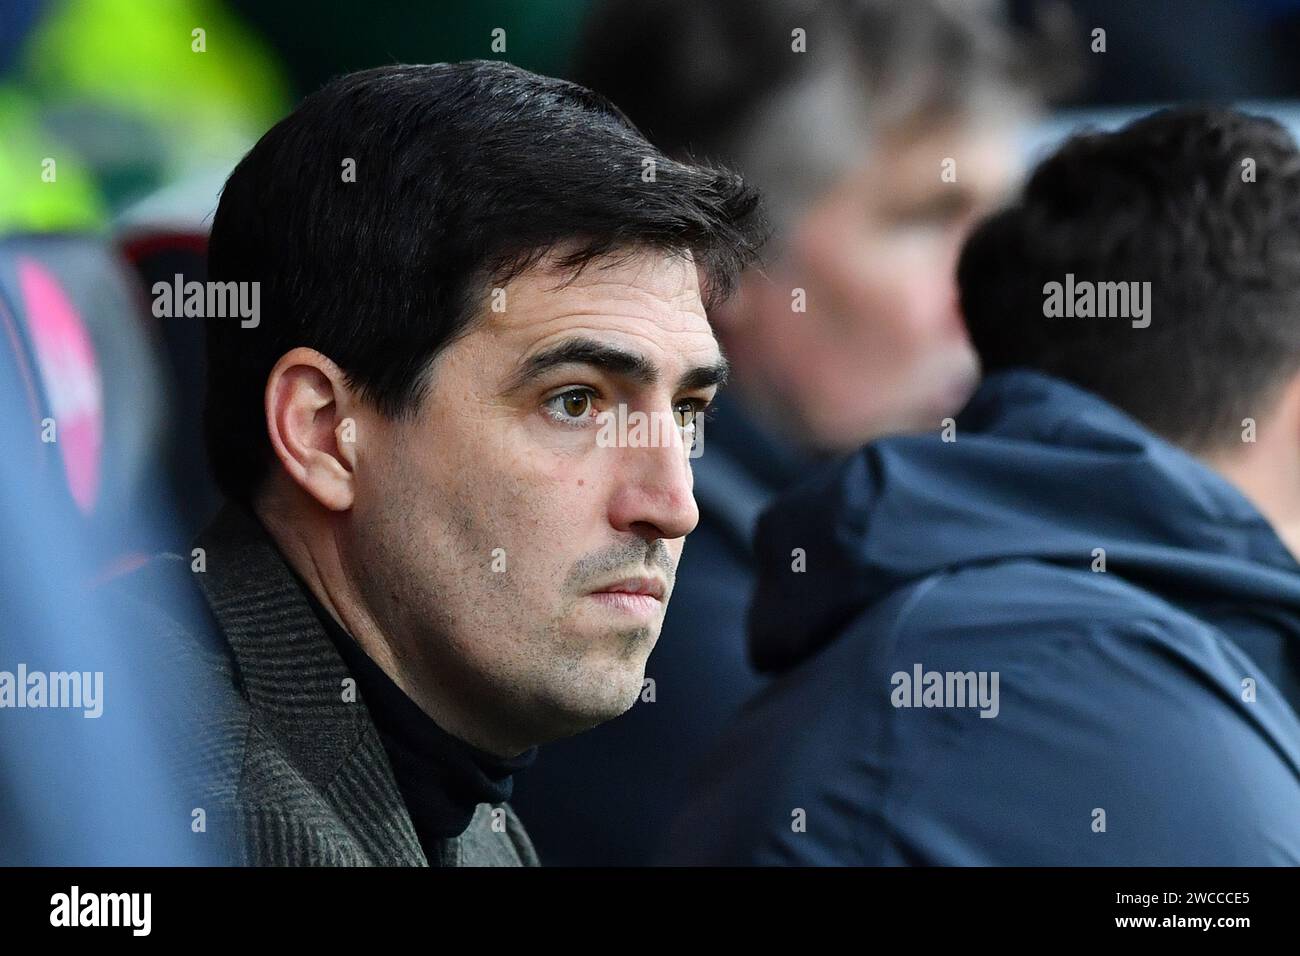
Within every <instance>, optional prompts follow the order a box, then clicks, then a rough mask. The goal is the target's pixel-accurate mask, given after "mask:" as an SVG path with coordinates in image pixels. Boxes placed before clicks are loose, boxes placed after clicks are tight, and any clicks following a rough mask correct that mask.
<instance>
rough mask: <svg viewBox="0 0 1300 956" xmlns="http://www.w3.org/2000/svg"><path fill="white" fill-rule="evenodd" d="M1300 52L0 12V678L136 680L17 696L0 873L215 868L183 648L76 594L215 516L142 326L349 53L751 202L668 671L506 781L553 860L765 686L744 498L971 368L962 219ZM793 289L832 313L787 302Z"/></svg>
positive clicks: (35, 4) (781, 16)
mask: <svg viewBox="0 0 1300 956" xmlns="http://www.w3.org/2000/svg"><path fill="white" fill-rule="evenodd" d="M1297 41H1300V0H1160V2H1155V0H1152V2H1133V0H1058V2H1053V3H1043V2H1033V0H1009V2H993V0H964V2H957V0H951V2H943V0H897V2H891V0H859V2H849V0H825V2H805V0H744V2H742V0H711V2H699V0H635V2H633V0H464V2H456V0H440V2H434V3H430V2H427V0H386V2H385V3H383V4H363V3H356V2H345V0H312V2H310V3H309V2H306V0H0V433H2V434H3V436H4V438H5V443H4V447H5V450H6V452H7V454H6V455H4V456H0V470H2V471H3V494H2V497H0V502H3V504H2V505H0V510H2V511H3V529H4V532H5V547H4V549H3V550H2V551H0V670H13V669H14V668H15V666H16V665H17V663H18V662H20V661H22V662H25V663H26V664H27V665H28V667H30V668H33V669H37V668H39V669H45V670H57V669H70V670H79V671H85V670H102V671H104V673H105V674H106V684H107V685H108V686H109V687H111V688H112V692H113V694H114V697H113V698H112V699H111V703H112V706H110V707H109V708H108V709H107V710H106V712H105V716H104V717H103V718H102V719H100V720H84V719H82V718H81V717H80V715H79V714H76V715H66V719H65V715H62V714H59V715H52V714H38V713H32V712H22V711H15V710H0V863H6V864H7V863H42V864H59V863H131V862H154V863H189V862H205V860H206V857H205V854H204V852H203V851H196V850H195V849H194V841H192V840H190V839H188V837H189V835H190V827H189V820H188V818H186V819H184V820H182V821H180V824H179V825H178V824H177V821H176V820H175V819H173V818H171V817H169V815H168V814H167V812H166V811H164V810H162V809H160V805H159V804H158V800H161V799H162V796H161V795H162V794H164V793H165V791H166V790H167V789H168V787H169V786H170V785H171V782H172V781H173V780H174V779H175V776H176V771H175V768H174V767H173V766H172V765H170V764H169V762H168V761H169V758H168V756H167V754H166V752H165V748H164V747H163V745H162V743H161V741H160V740H158V739H157V737H158V736H159V735H158V727H159V723H160V721H161V719H162V718H161V713H160V711H159V709H158V707H159V704H158V701H157V700H156V699H155V698H153V697H151V696H150V692H149V691H148V690H147V688H146V684H147V683H148V682H147V681H142V680H141V678H140V675H141V673H142V671H143V670H146V669H148V668H149V667H151V666H162V665H161V664H158V663H157V662H159V661H160V660H162V659H163V658H164V657H165V655H161V654H160V653H159V649H157V648H153V647H150V646H149V644H148V640H147V636H143V635H138V634H134V633H132V632H131V630H130V628H129V626H128V625H126V624H125V623H120V622H117V620H116V618H115V617H114V614H113V613H112V611H111V610H110V609H107V608H104V607H100V606H99V605H98V604H97V603H96V601H97V599H96V597H95V592H94V591H93V590H91V589H90V588H89V585H91V584H93V583H94V582H96V581H102V580H104V579H106V578H111V577H112V576H113V575H115V574H117V573H120V572H121V571H122V570H124V569H129V568H131V567H133V566H135V565H137V564H139V563H140V562H142V561H143V560H144V557H145V556H147V555H148V554H151V553H153V552H156V551H159V550H172V551H178V552H180V553H182V554H184V553H188V541H189V540H190V538H191V536H192V535H193V534H194V533H195V532H196V531H197V530H198V529H199V528H200V527H201V526H202V525H203V523H204V522H205V521H206V520H207V518H208V517H209V516H210V515H211V514H212V513H213V512H214V511H215V510H216V507H217V505H218V500H217V497H216V493H215V490H214V487H213V485H212V482H211V480H210V478H209V477H208V474H207V465H206V462H205V460H204V456H203V449H202V442H201V439H200V427H199V420H200V413H201V407H202V393H203V381H204V356H203V347H202V341H203V336H202V324H201V320H199V319H195V318H185V317H177V318H158V317H155V315H154V314H153V311H152V309H151V304H150V300H151V293H150V290H151V289H152V287H153V285H154V283H155V282H158V281H166V282H169V283H170V282H172V281H173V279H174V277H175V276H178V275H179V276H182V277H183V279H184V280H185V281H188V280H192V279H197V280H202V279H203V278H204V273H205V254H206V235H207V229H208V226H209V224H210V222H211V217H212V213H213V211H214V210H215V208H216V204H217V201H218V197H219V193H220V189H221V185H222V183H223V181H224V179H225V177H226V175H227V174H228V173H229V171H230V170H231V169H232V168H233V166H234V164H235V162H236V161H237V160H238V159H239V158H240V157H241V156H242V155H243V153H244V152H245V151H246V150H247V149H248V148H249V147H251V145H252V144H253V143H254V142H255V141H256V140H257V138H258V137H259V136H260V135H261V134H262V133H263V132H265V131H266V129H268V128H269V127H270V126H271V125H272V124H273V123H275V122H276V120H277V119H279V118H280V117H282V116H283V115H285V114H286V113H287V112H288V111H289V110H291V109H292V108H293V106H294V104H295V103H296V102H297V100H298V99H299V98H300V97H302V96H303V95H304V94H306V93H308V92H310V91H311V90H313V89H315V88H317V87H318V86H319V85H321V84H322V83H324V82H325V81H327V80H328V79H329V78H331V77H333V76H336V75H338V74H340V73H345V72H349V71H352V70H357V69H362V68H365V67H370V66H376V65H380V64H385V63H393V62H437V61H444V60H461V59H471V58H488V59H504V60H509V61H511V62H513V63H516V64H518V65H520V66H523V67H525V68H527V69H531V70H535V71H537V72H542V73H548V74H552V75H559V76H565V77H569V78H572V79H575V80H577V81H579V82H582V83H584V84H585V85H588V86H591V87H593V88H595V89H597V90H599V91H601V92H603V93H605V94H606V95H608V96H610V97H611V98H612V99H613V100H614V101H615V102H616V103H617V104H618V105H619V106H621V107H622V108H623V109H624V110H625V111H626V112H627V113H628V115H629V116H630V117H631V118H632V119H633V120H634V121H635V122H636V123H637V124H638V125H639V126H641V128H642V129H643V131H644V132H646V134H647V135H648V136H649V137H650V138H651V139H652V140H654V141H655V142H656V143H657V144H658V145H659V146H660V147H661V148H663V149H664V150H666V151H668V152H670V153H674V154H678V155H690V156H693V157H695V158H697V159H707V160H710V161H714V162H720V163H725V164H727V165H731V166H734V167H736V168H738V169H739V170H740V171H741V172H742V173H744V174H745V175H746V176H747V177H748V178H750V179H752V180H753V181H754V182H755V183H756V184H757V185H758V186H759V187H760V188H761V189H762V190H763V191H764V193H765V195H766V198H767V201H768V205H769V210H770V213H771V217H772V220H773V224H774V228H775V233H774V236H773V241H772V244H771V247H770V249H769V252H768V257H767V260H766V262H765V264H764V267H763V269H762V270H755V272H754V274H753V275H751V276H748V277H747V278H746V280H745V281H743V282H742V284H741V288H740V290H739V292H738V294H737V296H736V297H735V298H734V299H733V300H732V301H731V302H729V303H728V304H727V305H726V306H724V307H722V308H720V309H719V310H717V312H716V314H714V315H713V316H711V318H712V320H713V322H714V325H715V328H716V330H717V333H718V336H719V339H720V340H721V341H722V343H723V346H724V348H725V349H726V351H727V352H728V354H729V355H730V356H731V358H732V361H733V364H734V365H735V368H736V376H735V384H734V387H732V388H730V389H729V390H728V392H727V393H726V394H725V396H724V398H723V400H722V401H721V402H720V403H719V409H718V413H717V418H716V419H715V420H713V421H712V422H711V423H710V427H709V445H708V449H707V453H706V454H705V455H704V456H703V458H701V459H700V460H699V461H698V462H697V463H696V470H697V496H698V498H699V500H700V508H701V515H702V517H701V525H700V528H699V530H698V531H697V532H696V533H695V534H694V535H693V536H692V537H691V539H690V540H689V542H688V545H687V548H686V553H685V557H684V558H683V563H682V566H681V568H680V569H679V574H678V586H677V591H676V593H675V594H674V597H673V601H672V605H671V608H670V611H669V616H668V620H667V622H666V624H665V629H664V633H663V636H662V637H661V640H660V644H659V646H658V648H657V649H656V651H655V653H654V655H653V656H652V658H651V661H650V666H649V669H648V671H647V676H648V677H649V678H650V679H651V681H652V683H651V684H650V685H648V686H649V688H650V693H649V694H648V695H643V700H642V701H641V702H639V703H638V704H637V705H636V706H634V707H633V709H632V710H631V711H629V712H628V714H626V715H624V716H623V717H621V718H619V719H618V720H615V721H613V722H611V723H610V724H608V725H606V726H604V727H601V728H598V729H597V730H595V731H592V732H590V733H588V734H585V735H582V736H581V737H579V738H574V739H572V740H569V741H561V742H559V743H556V744H553V745H549V746H547V747H544V748H543V749H542V753H541V756H540V758H539V760H538V762H537V764H536V765H535V766H534V767H533V768H531V769H530V770H529V771H528V772H527V773H526V774H524V775H523V776H521V777H520V778H519V779H518V781H517V782H516V793H515V798H514V800H513V803H514V805H515V807H516V809H517V810H518V812H519V814H520V816H521V818H522V819H523V820H524V822H525V824H526V826H527V827H528V828H529V830H530V832H531V834H532V836H533V839H534V841H535V843H536V844H537V847H538V850H539V853H540V854H541V857H542V860H543V862H544V863H548V864H641V863H645V862H648V861H649V859H650V858H651V857H652V855H653V852H654V849H655V847H656V843H657V840H658V835H659V833H660V832H662V828H663V826H664V825H665V823H666V821H667V819H668V818H669V817H670V816H671V814H672V811H673V809H674V800H675V795H676V794H678V793H679V792H680V791H681V790H682V787H683V786H684V781H685V779H686V776H687V775H688V774H689V771H690V766H691V763H692V761H693V760H694V759H695V757H696V756H697V755H698V754H699V753H701V752H703V751H704V750H706V749H707V748H708V745H709V744H710V742H711V741H712V740H713V739H714V738H715V736H716V734H717V733H718V731H719V729H720V727H721V726H722V724H723V723H724V722H725V721H726V720H727V719H728V718H729V717H730V716H731V715H732V714H734V713H735V711H736V709H737V708H738V707H739V706H740V704H741V702H742V701H743V700H744V699H746V698H747V697H748V696H749V695H751V694H753V693H755V692H757V691H759V690H761V687H762V683H761V681H760V679H759V678H758V677H757V676H756V675H755V674H754V673H753V672H752V670H751V669H750V667H749V664H748V661H747V657H746V651H745V643H744V615H745V608H746V605H747V604H748V600H749V597H750V595H751V593H752V555H751V553H750V550H749V548H750V535H751V533H752V527H753V522H754V519H755V517H756V515H757V514H758V512H759V511H760V510H761V509H762V507H763V506H764V505H765V504H766V503H767V501H769V500H770V498H771V497H772V496H773V495H775V494H776V493H777V492H779V491H780V490H782V489H783V488H784V487H785V486H786V485H788V484H789V483H791V482H792V481H794V480H796V479H797V478H798V477H799V476H800V475H801V474H803V473H805V472H806V470H807V469H808V468H809V467H811V466H812V465H813V464H815V463H817V462H819V461H822V460H825V459H827V458H829V457H833V456H835V455H837V454H840V453H842V452H845V451H847V450H849V449H852V448H853V447H855V446H857V445H860V444H862V443H863V442H866V441H869V440H871V439H872V438H875V437H878V436H881V435H885V434H890V433H895V432H900V431H908V430H916V429H928V428H934V427H938V423H939V421H940V420H941V419H942V418H943V417H944V416H946V415H949V414H953V413H955V412H956V411H957V409H958V408H959V407H960V405H961V403H962V402H963V400H964V399H965V397H966V395H967V394H969V392H970V390H971V389H972V388H973V386H974V383H975V381H976V379H977V378H978V374H979V370H978V367H977V364H976V362H975V359H974V356H973V353H972V352H971V350H970V347H969V343H968V342H967V341H966V338H965V333H964V329H963V327H962V322H961V317H960V315H959V314H958V312H957V308H956V304H955V295H954V291H953V277H952V270H953V266H954V262H955V258H956V255H957V252H958V250H959V249H960V245H961V241H962V239H963V237H964V235H965V234H966V232H967V230H969V228H970V227H971V225H972V224H973V223H974V222H975V221H977V220H978V219H979V218H980V217H981V216H982V215H984V214H985V213H987V212H989V211H991V210H992V209H994V208H996V206H997V205H998V203H1000V202H1001V201H1002V200H1004V199H1005V198H1007V197H1008V196H1009V195H1010V193H1011V192H1012V191H1013V190H1014V189H1015V187H1016V184H1017V182H1018V181H1019V179H1020V177H1021V176H1022V175H1023V173H1024V170H1025V169H1026V167H1027V165H1028V164H1030V163H1032V161H1033V160H1034V159H1035V158H1036V157H1037V156H1040V155H1042V154H1043V153H1044V152H1045V151H1047V150H1048V149H1050V148H1051V146H1052V145H1053V144H1054V143H1056V142H1058V141H1059V140H1060V138H1061V137H1063V136H1064V135H1066V134H1068V132H1070V131H1071V130H1073V129H1077V128H1079V127H1081V126H1085V125H1098V126H1113V125H1118V124H1119V123H1122V122H1123V121H1125V120H1127V119H1128V118H1131V117H1133V116H1136V115H1139V114H1141V113H1145V112H1148V111H1149V110H1151V109H1153V108H1156V107H1158V106H1160V105H1166V104H1172V103H1179V102H1189V101H1207V100H1208V101H1216V102H1225V103H1233V104H1237V105H1243V106H1245V107H1247V108H1249V109H1252V110H1254V111H1256V112H1261V113H1266V114H1269V115H1273V116H1275V117H1277V118H1279V119H1281V120H1282V121H1283V122H1284V123H1287V124H1288V125H1289V126H1290V127H1291V128H1292V129H1293V130H1294V129H1296V127H1297V123H1300V59H1297V58H1296V57H1295V56H1294V55H1293V54H1294V50H1295V49H1296V47H1297ZM795 287H798V288H802V289H805V290H806V292H807V299H808V302H809V303H810V305H809V306H808V308H807V310H806V311H804V312H796V313H794V314H792V310H791V302H790V290H791V289H792V288H795ZM51 425H53V431H51ZM52 435H53V437H52ZM178 600H179V598H178ZM154 676H155V677H156V676H157V675H156V674H155V675H154ZM163 677H164V683H165V684H167V685H168V686H171V687H172V688H181V689H184V690H185V692H187V693H188V692H189V691H190V690H194V692H195V694H198V693H199V691H200V690H201V688H200V687H199V685H200V684H201V678H200V676H199V675H197V674H193V673H189V672H186V671H184V670H177V671H174V672H169V673H167V674H165V675H163ZM142 795H144V796H142ZM146 796H147V797H148V798H145V797H146ZM154 797H157V799H156V800H155V799H154Z"/></svg>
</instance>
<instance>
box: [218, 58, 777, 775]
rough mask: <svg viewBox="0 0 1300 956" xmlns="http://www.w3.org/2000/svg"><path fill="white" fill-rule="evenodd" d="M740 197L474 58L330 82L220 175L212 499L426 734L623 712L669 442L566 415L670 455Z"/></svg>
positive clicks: (662, 541)
mask: <svg viewBox="0 0 1300 956" xmlns="http://www.w3.org/2000/svg"><path fill="white" fill-rule="evenodd" d="M648 162H650V163H652V165H653V176H647V175H646V170H647V168H648V167H647V163H648ZM353 173H354V174H353ZM755 203H756V200H755V196H754V194H753V193H752V192H751V191H750V190H749V189H747V188H746V187H745V186H744V185H743V184H742V183H741V182H740V181H739V180H738V179H737V178H736V177H734V176H733V175H731V174H728V173H725V172H723V171H719V170H714V169H709V168H703V167H698V166H688V165H684V164H681V163H678V162H675V161H673V160H670V159H668V158H666V157H664V156H663V155H662V154H660V153H658V152H657V151H656V150H655V149H654V148H653V147H651V146H650V145H649V144H648V143H647V142H645V140H644V139H643V138H642V137H641V136H640V134H639V133H638V132H637V131H636V130H635V129H634V128H633V127H632V126H631V125H630V124H629V123H628V122H627V121H626V119H625V118H624V117H623V116H622V115H621V114H619V113H618V111H617V110H615V109H613V108H612V107H611V106H609V104H607V103H606V102H604V101H603V100H602V99H601V98H599V97H597V96H593V95H592V94H590V93H589V92H587V91H586V90H583V89H582V88H580V87H576V86H574V85H572V84H569V83H564V82H561V81H558V80H552V79H548V78H544V77H539V76H535V75H533V74H530V73H527V72H524V71H522V70H519V69H517V68H514V67H511V66H508V65H506V64H502V63H489V62H475V63H465V64H454V65H446V64H440V65H436V66H409V67H391V68H384V69H379V70H372V71H368V72H365V73H360V74H355V75H353V76H349V77H345V78H343V79H341V80H339V81H336V82H334V83H332V84H330V85H329V86H328V87H326V88H325V89H324V90H322V91H321V92H319V93H317V94H315V95H313V96H311V97H309V98H308V99H307V100H305V101H304V102H303V104H302V105H301V106H300V107H299V108H298V109H297V110H296V111H295V112H294V113H293V115H291V116H290V117H289V118H288V119H286V120H284V121H283V122H281V123H280V124H279V125H277V126H276V127H275V128H274V129H272V130H271V131H270V132H269V133H268V134H267V135H266V136H265V137H264V138H263V139H262V141H261V142H260V143H259V144H258V145H257V146H256V147H255V148H254V149H253V151H252V152H251V153H250V154H249V155H248V156H247V157H246V158H245V159H244V161H243V162H242V163H241V164H240V165H239V167H238V168H237V169H236V171H235V172H234V174H233V175H232V177H231V179H230V181H229V182H228V183H227V186H226V189H225V192H224V194H223V196H222V201H221V205H220V208H219V210H218V212H217V215H216V219H215V222H214V226H213V233H212V243H211V253H210V256H211V270H212V278H213V279H215V280H219V281H239V280H242V281H258V282H260V283H261V297H260V301H261V312H262V315H261V318H260V322H259V323H258V325H257V326H256V327H255V328H242V327H241V326H240V323H239V322H238V321H235V322H231V321H229V320H209V349H210V365H211V372H210V390H209V402H208V411H207V414H208V419H207V424H208V441H209V446H210V450H211V456H212V460H213V462H214V465H215V469H216V471H217V474H218V476H219V479H220V483H221V485H222V487H223V490H224V491H225V492H226V493H227V494H228V495H229V496H231V497H232V498H235V499H237V500H241V501H244V502H246V503H248V504H249V505H250V506H252V507H253V508H254V509H255V510H256V511H257V512H258V513H259V514H260V515H261V516H262V517H263V520H264V521H265V522H266V523H267V525H268V527H270V528H271V530H272V532H273V533H274V534H275V535H276V538H277V541H278V543H280V545H281V547H282V549H284V550H285V551H286V553H287V554H289V556H290V557H291V560H294V563H295V565H296V566H297V567H298V569H299V570H300V571H301V572H303V573H304V575H305V576H306V577H307V579H308V580H309V582H310V583H313V584H315V585H316V586H317V587H319V588H320V590H322V591H324V592H325V596H326V598H327V603H328V604H329V606H330V607H331V609H332V610H333V611H334V612H335V613H336V614H337V615H338V616H339V617H340V619H341V620H342V622H343V623H344V625H345V626H347V627H348V629H349V630H350V631H351V632H352V633H353V634H354V636H356V637H357V639H358V641H360V642H361V643H362V644H363V646H364V647H366V649H367V650H368V651H369V652H370V653H371V654H372V656H376V657H377V658H378V659H379V662H380V663H381V665H383V666H385V669H386V670H388V671H389V672H390V674H392V675H394V676H395V678H396V679H397V680H398V683H399V684H401V685H402V686H403V688H404V689H405V690H406V691H407V692H408V693H409V694H411V695H412V696H413V697H414V698H415V699H416V700H417V702H419V703H421V705H422V706H424V707H425V709H426V710H427V711H429V712H430V714H431V715H432V716H433V717H435V719H438V720H439V721H440V722H441V723H442V724H443V726H444V727H446V728H447V729H448V730H450V731H451V732H452V733H455V734H457V735H458V736H461V737H462V738H463V739H466V740H469V741H470V742H471V743H474V744H476V745H478V746H480V747H482V748H484V749H487V750H491V751H494V752H498V753H512V752H518V751H519V750H522V749H524V748H525V747H527V746H529V745H531V744H533V743H537V742H540V741H542V740H545V739H550V738H553V737H557V736H563V735H565V734H568V733H574V732H576V731H578V730H581V729H584V728H586V727H589V726H591V725H593V724H595V723H598V722H600V721H602V720H605V719H608V718H610V717H613V716H615V715H617V714H619V713H621V712H622V711H623V710H625V709H627V707H629V706H631V704H632V702H633V700H634V699H635V697H636V695H637V693H638V692H639V691H640V689H641V682H642V673H643V669H644V664H645V660H646V657H647V656H648V655H649V653H650V650H651V648H652V647H653V645H654V642H655V640H656V638H657V636H658V633H659V628H660V624H661V622H662V619H663V609H664V606H665V604H666V602H667V598H668V591H669V590H670V589H671V585H672V580H673V573H674V569H675V567H676V563H677V559H678V556H679V555H680V553H681V547H682V539H683V537H684V536H685V535H686V534H687V533H688V532H689V531H690V530H691V529H692V527H693V526H694V524H695V522H696V517H697V512H696V508H695V503H694V500H693V496H692V489H691V484H692V482H691V473H690V465H689V461H688V459H687V456H686V453H685V450H684V443H683V442H682V440H681V439H682V435H681V434H677V435H676V437H677V439H678V440H677V442H676V443H675V444H672V443H668V442H664V443H662V444H660V445H658V446H654V447H627V446H624V447H606V446H605V444H604V443H600V442H598V441H597V434H598V431H599V428H598V424H599V422H598V420H597V416H598V415H599V414H600V413H602V412H605V411H612V410H614V409H615V408H617V406H619V405H620V404H622V405H626V406H627V408H628V409H630V410H632V411H642V412H645V413H647V414H649V413H655V414H659V415H661V416H663V417H665V418H667V417H669V416H675V420H676V421H677V422H679V423H680V424H681V425H682V430H683V431H684V432H686V433H687V435H689V430H690V418H691V417H692V415H693V414H694V413H695V411H697V410H698V409H699V408H701V407H702V406H703V405H705V404H707V403H708V402H709V401H710V399H711V398H712V396H713V394H714V392H715V390H716V387H717V385H718V384H719V383H720V380H721V378H722V377H723V375H724V373H725V363H724V361H723V359H722V356H721V353H720V351H719V348H718V345H717V343H716V342H715V340H714V337H713V333H712V332H711V330H710V328H709V325H708V322H707V321H706V318H705V311H704V303H705V302H706V301H709V300H710V299H712V298H716V297H720V296H722V295H725V294H726V292H727V291H728V290H729V288H730V287H731V286H732V285H733V284H734V281H735V278H736V275H737V273H738V272H739V270H740V269H741V268H743V266H744V265H745V264H746V263H747V262H748V261H749V260H750V258H751V257H752V255H753V253H754V250H755V248H756V243H757V242H758V241H760V240H761V234H760V232H759V229H758V227H757V225H756V216H755ZM686 444H689V437H688V438H687V441H686ZM614 590H623V591H625V592H628V591H630V592H640V594H639V595H637V594H630V593H623V594H622V595H621V596H615V595H614V594H613V593H612V592H613V591H614Z"/></svg>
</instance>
